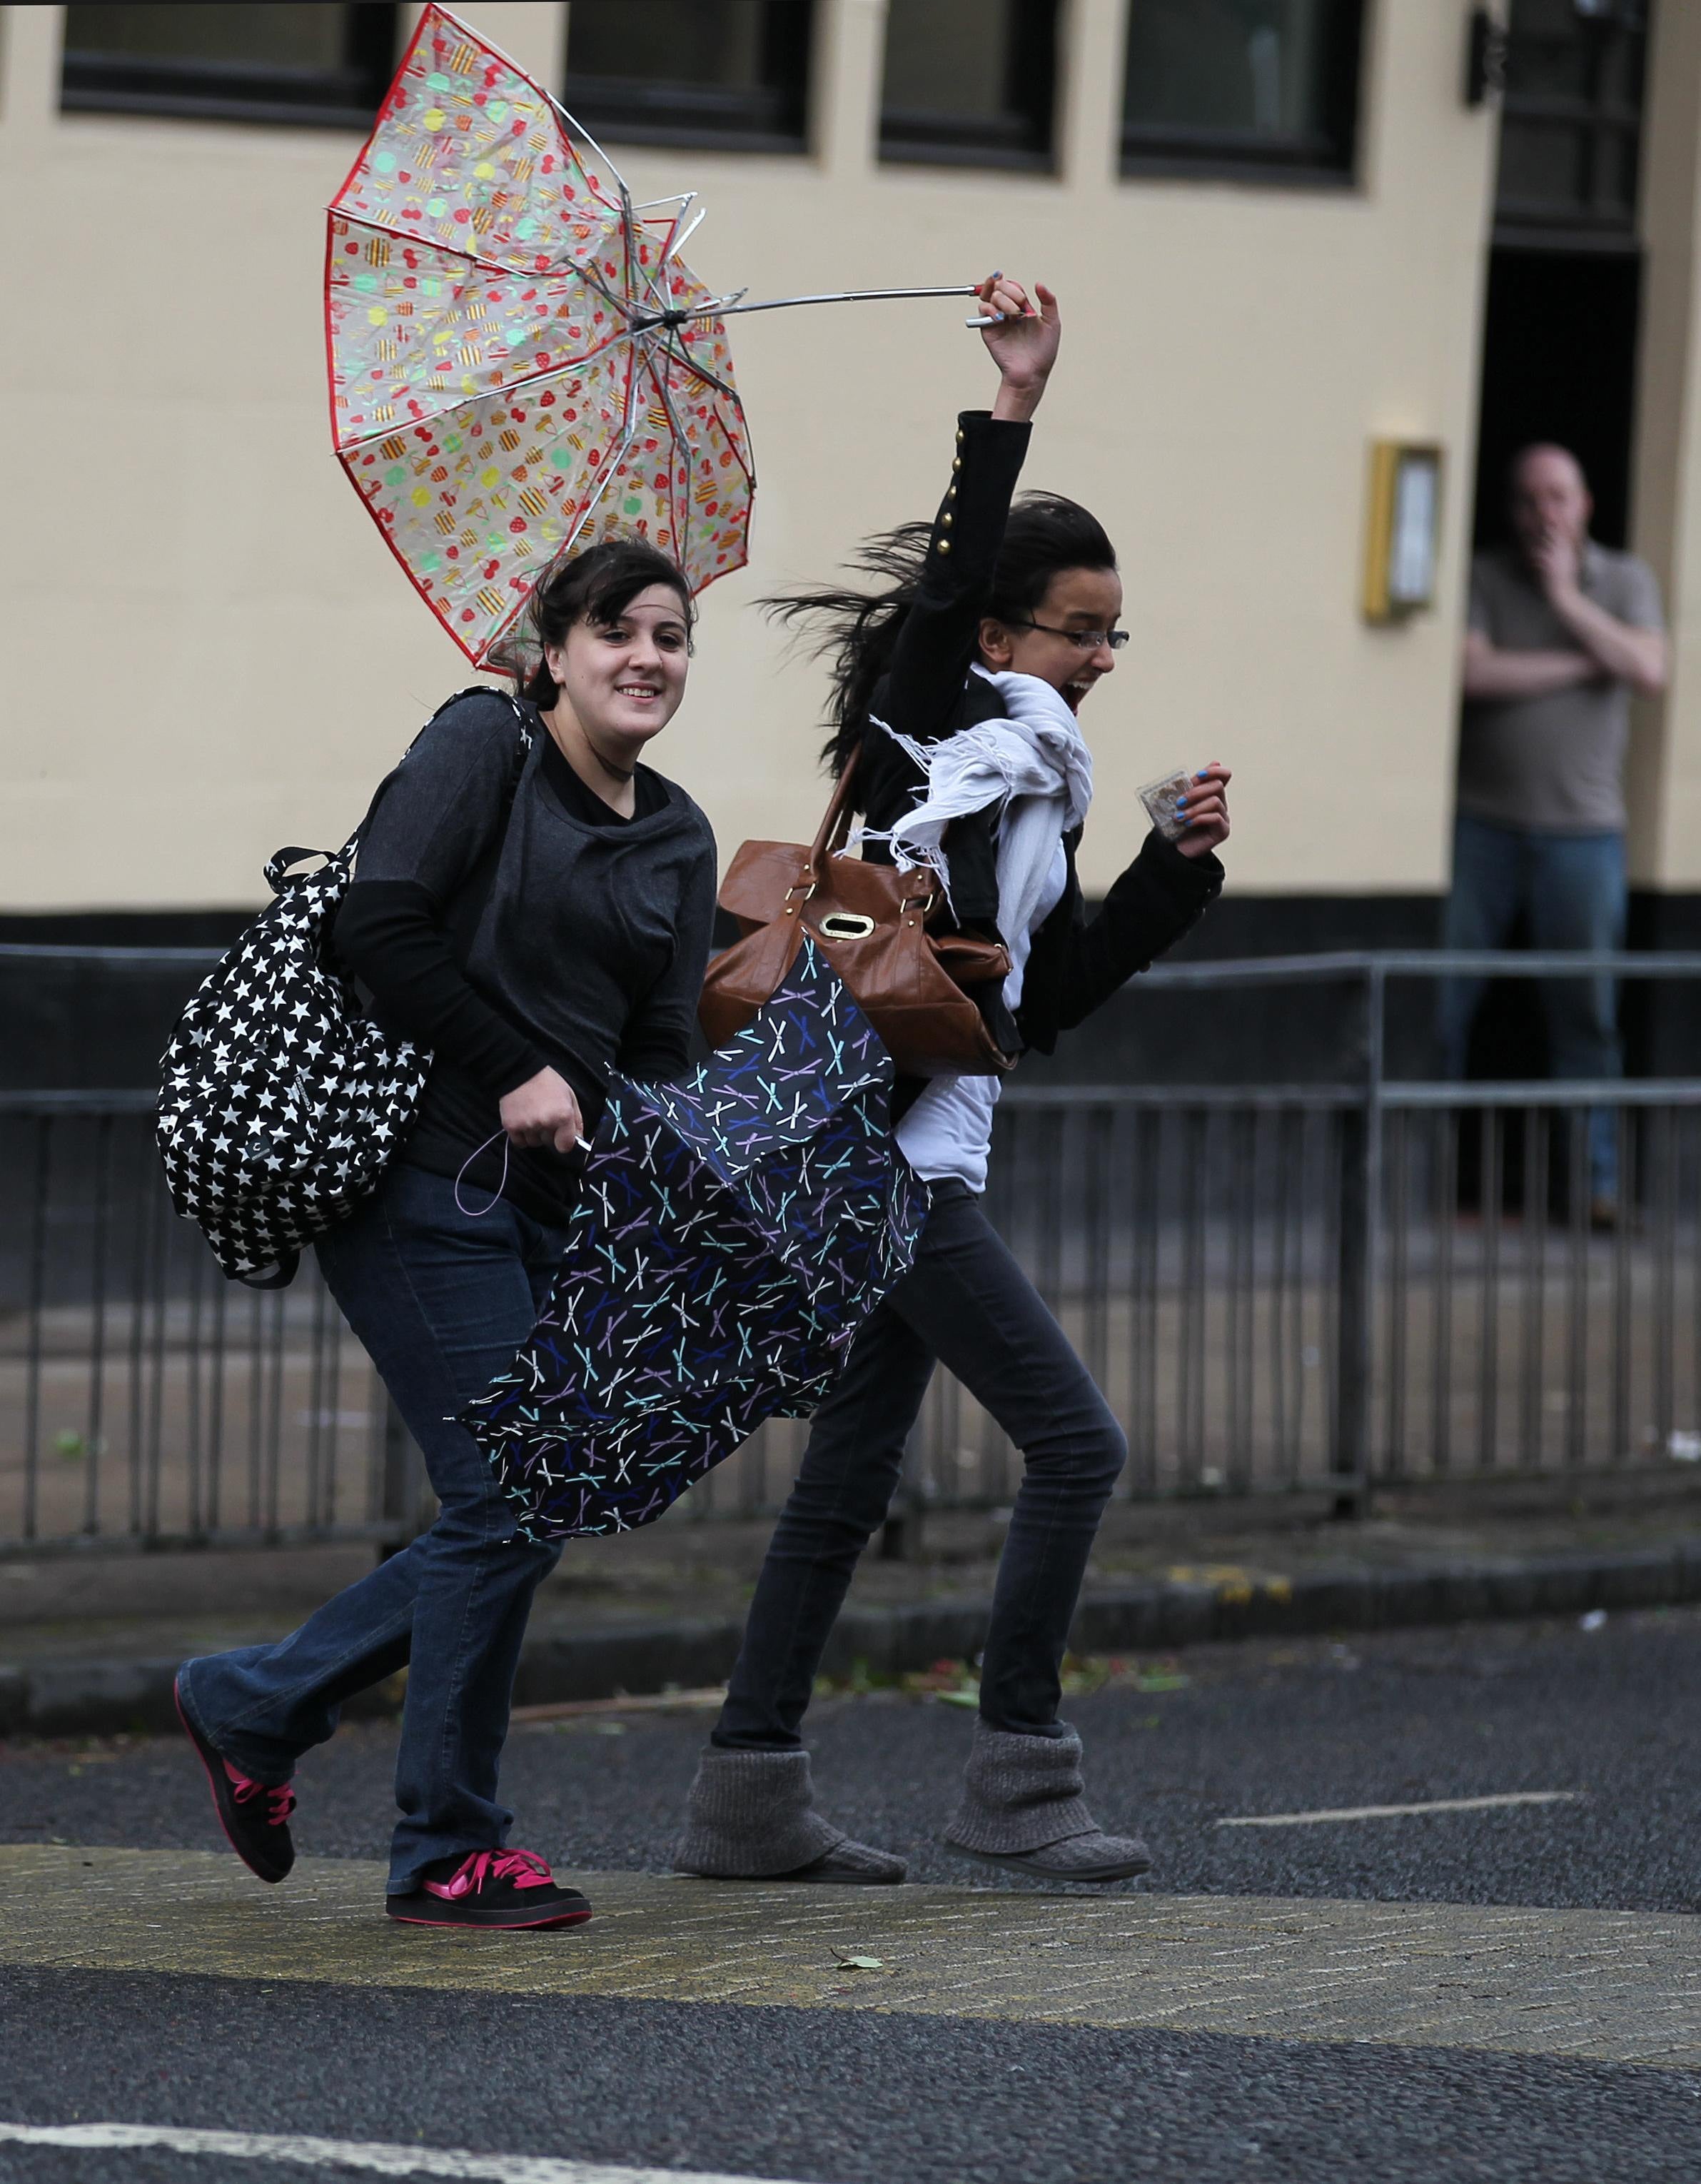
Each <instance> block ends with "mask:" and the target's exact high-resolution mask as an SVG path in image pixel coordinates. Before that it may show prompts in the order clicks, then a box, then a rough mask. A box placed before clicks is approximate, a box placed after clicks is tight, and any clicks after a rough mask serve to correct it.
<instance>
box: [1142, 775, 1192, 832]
mask: <svg viewBox="0 0 1701 2184" xmlns="http://www.w3.org/2000/svg"><path fill="white" fill-rule="evenodd" d="M1192 779H1193V777H1192V774H1191V773H1190V772H1188V771H1187V768H1186V767H1183V768H1182V769H1181V772H1179V773H1166V774H1165V776H1164V777H1163V779H1162V780H1161V781H1148V783H1147V784H1146V786H1145V787H1144V788H1142V790H1141V791H1140V801H1141V802H1142V804H1143V805H1145V807H1146V809H1147V810H1148V811H1149V812H1150V813H1151V815H1152V824H1153V826H1154V827H1156V828H1157V830H1158V832H1159V833H1160V834H1161V835H1162V836H1163V837H1164V838H1165V841H1168V842H1173V841H1174V840H1175V839H1176V836H1177V835H1178V834H1185V833H1187V826H1188V820H1187V813H1186V812H1185V811H1178V810H1177V809H1176V807H1177V805H1179V804H1180V802H1181V799H1182V798H1183V797H1184V796H1185V795H1186V794H1187V792H1188V790H1189V788H1191V787H1192Z"/></svg>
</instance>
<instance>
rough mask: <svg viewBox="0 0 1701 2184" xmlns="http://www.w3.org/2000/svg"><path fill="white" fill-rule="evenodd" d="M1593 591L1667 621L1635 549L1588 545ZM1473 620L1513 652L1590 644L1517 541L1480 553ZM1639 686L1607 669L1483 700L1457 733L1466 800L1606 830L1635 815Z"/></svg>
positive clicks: (1557, 826) (1473, 580) (1481, 814)
mask: <svg viewBox="0 0 1701 2184" xmlns="http://www.w3.org/2000/svg"><path fill="white" fill-rule="evenodd" d="M1581 583H1582V589H1583V593H1584V596H1585V597H1586V598H1587V599H1593V601H1594V603H1595V604H1596V605H1597V606H1599V607H1604V608H1605V610H1606V611H1607V612H1608V613H1609V615H1612V616H1615V617H1616V619H1617V620H1618V621H1623V622H1629V623H1631V624H1632V625H1633V626H1634V627H1636V628H1637V629H1659V628H1662V627H1664V623H1663V621H1662V620H1661V616H1660V611H1659V586H1658V584H1657V583H1656V582H1654V571H1652V570H1651V569H1650V568H1649V567H1648V564H1647V563H1646V562H1645V561H1639V560H1637V557H1636V555H1635V554H1615V553H1612V552H1609V550H1608V549H1607V548H1606V547H1604V546H1597V545H1596V544H1595V543H1594V542H1593V540H1591V541H1590V542H1589V543H1588V544H1587V546H1585V547H1584V549H1583V556H1582V569H1581ZM1470 627H1472V629H1474V630H1480V631H1481V633H1482V635H1483V636H1484V637H1486V638H1487V639H1488V641H1489V643H1491V644H1493V646H1494V647H1495V648H1496V649H1498V650H1504V651H1507V652H1581V650H1582V649H1583V648H1582V647H1581V645H1580V644H1579V643H1577V640H1576V638H1574V637H1573V636H1572V635H1571V633H1570V631H1569V630H1568V629H1567V628H1566V627H1565V624H1564V623H1563V622H1562V621H1560V620H1559V616H1558V615H1556V614H1555V613H1554V610H1553V608H1552V607H1550V606H1549V605H1548V601H1547V599H1546V598H1545V596H1544V595H1543V592H1542V588H1541V587H1540V585H1539V584H1538V583H1537V581H1536V579H1535V577H1533V576H1531V573H1530V571H1529V570H1528V569H1527V568H1526V565H1525V562H1524V559H1523V556H1522V555H1521V554H1519V553H1518V552H1517V551H1516V549H1513V548H1510V547H1503V548H1501V549H1499V550H1498V551H1497V552H1494V553H1491V554H1478V555H1477V556H1476V560H1474V561H1473V562H1472V564H1471V569H1470ZM1629 740H1630V686H1629V685H1628V684H1627V683H1625V682H1617V681H1614V680H1611V679H1609V678H1607V677H1601V678H1599V679H1598V680H1597V681H1594V682H1580V683H1578V684H1576V686H1575V687H1574V688H1571V689H1569V690H1553V691H1549V692H1548V694H1546V696H1544V697H1540V698H1496V699H1476V700H1475V701H1473V702H1472V703H1470V704H1468V705H1466V706H1465V717H1464V721H1463V723H1462V725H1461V727H1460V730H1459V810H1460V811H1462V812H1465V813H1466V814H1467V815H1468V816H1470V817H1471V818H1473V819H1487V820H1491V821H1493V822H1494V823H1495V824H1496V825H1498V826H1502V827H1546V828H1548V829H1550V830H1551V831H1553V832H1554V833H1565V834H1593V833H1607V832H1609V831H1615V830H1617V829H1619V828H1621V827H1623V825H1624V823H1625V812H1624V788H1623V782H1622V777H1623V773H1624V755H1625V749H1626V744H1628V742H1629Z"/></svg>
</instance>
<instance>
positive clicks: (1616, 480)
mask: <svg viewBox="0 0 1701 2184" xmlns="http://www.w3.org/2000/svg"><path fill="white" fill-rule="evenodd" d="M1641 289H1642V259H1641V257H1640V255H1639V253H1637V252H1635V251H1632V250H1622V251H1606V250H1599V249H1596V250H1576V251H1573V250H1554V249H1546V248H1538V249H1530V248H1521V247H1520V246H1517V245H1515V244H1502V245H1498V246H1497V247H1496V248H1494V249H1493V251H1491V252H1490V253H1489V259H1488V295H1487V305H1486V309H1485V312H1484V318H1483V329H1482V407H1481V425H1480V427H1479V437H1478V442H1477V459H1476V543H1477V545H1479V546H1487V545H1493V544H1497V543H1499V541H1500V540H1501V539H1502V538H1504V536H1505V499H1506V466H1507V465H1508V464H1509V462H1510V460H1511V459H1512V457H1513V456H1514V455H1515V454H1516V453H1517V452H1518V450H1519V448H1523V447H1527V446H1528V445H1529V444H1530V443H1531V441H1532V440H1557V441H1558V442H1559V444H1560V446H1561V447H1565V448H1570V450H1571V452H1572V454H1575V455H1576V458H1577V460H1579V462H1581V465H1582V466H1583V470H1584V471H1585V473H1586V475H1587V478H1588V481H1589V486H1590V489H1591V491H1592V492H1593V494H1594V499H1595V519H1594V526H1593V528H1594V534H1595V536H1596V538H1598V539H1599V540H1600V542H1601V543H1602V544H1603V545H1604V546H1622V545H1623V544H1624V543H1625V540H1626V536H1627V534H1628V528H1629V519H1630V465H1631V448H1632V432H1633V426H1634V411H1635V401H1636V350H1637V330H1638V325H1639V320H1640V303H1641Z"/></svg>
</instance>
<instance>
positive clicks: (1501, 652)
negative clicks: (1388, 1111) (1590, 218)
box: [1440, 444, 1666, 1227]
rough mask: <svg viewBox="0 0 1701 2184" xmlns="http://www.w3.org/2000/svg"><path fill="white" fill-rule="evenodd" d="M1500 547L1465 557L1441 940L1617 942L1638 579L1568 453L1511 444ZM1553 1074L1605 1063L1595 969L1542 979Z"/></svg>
mask: <svg viewBox="0 0 1701 2184" xmlns="http://www.w3.org/2000/svg"><path fill="white" fill-rule="evenodd" d="M1593 508H1594V504H1593V501H1592V500H1591V499H1590V497H1589V490H1588V486H1587V481H1586V480H1585V478H1584V476H1583V473H1582V469H1581V465H1579V463H1578V461H1577V460H1576V456H1575V455H1573V454H1570V452H1569V451H1568V450H1567V449H1566V448H1559V447H1554V446H1550V445H1547V444H1542V445H1538V446H1536V447H1531V448H1525V449H1524V451H1523V453H1522V454H1520V455H1519V456H1518V457H1517V458H1516V460H1515V461H1514V463H1513V465H1512V467H1511V471H1510V473H1509V515H1510V518H1511V526H1512V533H1513V543H1511V544H1510V545H1509V546H1506V547H1503V548H1501V549H1498V550H1496V551H1494V552H1493V553H1487V554H1478V555H1477V556H1476V560H1474V562H1473V563H1472V565H1471V572H1470V628H1469V632H1468V634H1467V635H1466V638H1465V682H1464V696H1465V711H1464V719H1463V721H1462V723H1461V727H1460V731H1459V802H1458V815H1459V816H1458V820H1457V827H1456V833H1455V838H1454V867H1453V892H1452V894H1451V895H1450V896H1449V897H1448V905H1447V914H1446V919H1445V923H1444V927H1443V946H1444V947H1448V948H1504V946H1505V945H1506V944H1507V941H1508V939H1509V936H1510V934H1511V932H1512V929H1513V928H1514V927H1515V924H1516V923H1517V922H1518V921H1519V918H1520V916H1521V917H1523V918H1524V920H1525V921H1526V924H1527V927H1528V930H1529V936H1530V942H1531V946H1532V947H1535V948H1537V949H1541V950H1561V949H1580V950H1592V951H1593V950H1609V949H1618V948H1622V947H1623V945H1624V933H1625V907H1626V875H1625V850H1624V830H1625V808H1624V781H1623V777H1624V760H1625V752H1626V748H1627V745H1628V744H1629V739H1630V700H1631V697H1632V693H1634V694H1639V695H1643V696H1651V695H1653V694H1655V693H1656V692H1658V691H1660V690H1663V689H1664V688H1665V676H1666V648H1665V634H1664V627H1663V622H1662V619H1661V616H1660V610H1659V587H1658V586H1657V585H1656V583H1655V582H1654V572H1653V571H1652V570H1651V569H1649V568H1648V565H1647V563H1646V562H1644V561H1640V560H1637V557H1636V556H1635V555H1634V554H1615V553H1613V552H1610V551H1609V549H1607V548H1605V547H1604V546H1598V545H1597V544H1596V543H1595V542H1594V541H1593V539H1592V538H1590V537H1589V535H1588V529H1589V518H1590V516H1591V515H1592V514H1593ZM1541 989H1542V994H1543V1000H1544V1003H1545V1005H1546V1011H1547V1019H1548V1045H1549V1049H1550V1055H1549V1059H1550V1063H1551V1067H1552V1071H1553V1074H1554V1076H1555V1077H1559V1078H1606V1077H1617V1076H1619V1075H1620V1074H1621V1073H1622V1070H1623V1056H1622V1053H1621V1050H1620V1045H1619V1037H1618V1022H1617V1017H1618V997H1617V993H1616V990H1615V985H1614V983H1613V981H1612V980H1611V979H1609V978H1594V979H1581V978H1580V979H1578V980H1576V982H1575V983H1573V982H1572V981H1570V980H1568V979H1551V978H1550V979H1544V980H1543V981H1542V982H1541ZM1481 993H1482V981H1481V979H1454V980H1450V981H1448V982H1447V983H1445V984H1444V985H1443V989H1442V992H1441V996H1440V1032H1441V1043H1442V1060H1443V1068H1444V1069H1445V1070H1446V1072H1447V1073H1448V1075H1449V1076H1452V1077H1455V1078H1459V1077H1463V1076H1464V1074H1465V1047H1466V1044H1467V1042H1468V1039H1469V1038H1470V1022H1471V1018H1472V1017H1473V1016H1474V1014H1475V1013H1476V1005H1477V1002H1478V1000H1480V999H1481ZM1588 1165H1589V1190H1590V1197H1591V1209H1590V1210H1591V1214H1592V1217H1593V1220H1594V1222H1595V1223H1596V1225H1597V1226H1599V1227H1610V1226H1611V1225H1613V1223H1615V1222H1616V1220H1617V1217H1618V1195H1619V1174H1618V1146H1617V1131H1616V1125H1615V1117H1614V1113H1613V1111H1612V1110H1611V1109H1609V1108H1604V1107H1601V1108H1596V1109H1594V1110H1593V1111H1592V1112H1591V1114H1590V1117H1589V1155H1588Z"/></svg>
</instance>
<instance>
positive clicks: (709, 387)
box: [325, 5, 972, 667]
mask: <svg viewBox="0 0 1701 2184" xmlns="http://www.w3.org/2000/svg"><path fill="white" fill-rule="evenodd" d="M693 202H694V200H693V198H692V197H691V196H689V195H687V196H684V197H681V198H668V199H666V200H665V201H664V202H662V203H657V204H645V205H635V204H634V203H633V202H632V199H631V192H629V191H628V189H627V188H626V186H625V183H624V182H623V181H621V179H620V175H618V173H616V171H615V170H614V167H613V165H612V164H611V163H610V162H609V159H607V158H606V156H605V155H604V154H603V153H601V152H600V151H599V150H598V148H596V147H595V146H594V145H592V143H591V142H590V140H589V139H588V138H587V137H586V136H584V134H583V132H582V131H579V130H577V128H576V126H575V127H573V128H571V129H570V127H569V125H568V117H567V115H566V114H564V112H563V111H562V109H560V107H559V105H558V104H557V103H556V102H555V101H554V100H553V98H551V97H550V96H549V95H548V92H545V91H544V90H543V89H542V87H541V86H539V85H538V84H536V83H535V82H534V81H532V80H531V77H530V76H528V75H525V72H524V70H521V69H520V68H518V67H517V66H516V65H515V64H514V62H512V61H510V60H509V59H508V58H506V56H505V55H503V53H500V52H498V50H497V48H496V47H493V46H492V45H491V44H490V43H489V42H487V41H486V40H485V39H483V38H482V37H481V36H479V35H478V34H477V32H475V31H473V30H472V29H470V27H469V26H468V25H465V24H464V23H462V22H460V21H459V20H458V19H457V18H456V17H455V16H453V15H452V14H449V13H448V12H447V9H445V8H440V7H437V6H436V5H432V6H429V7H427V8H425V11H424V13H423V14H422V15H421V16H420V24H419V27H418V30H417V31H416V32H415V34H414V38H413V41H412V42H411V44H410V45H409V48H408V51H407V53H406V55H405V56H404V58H403V61H402V64H401V66H400V68H399V69H398V70H397V75H396V80H395V81H394V83H393V84H392V86H391V87H390V92H389V95H388V97H386V100H385V102H384V104H383V107H382V109H381V111H380V114H379V116H378V120H377V124H376V125H375V128H374V130H373V131H372V135H371V136H370V138H369V139H368V141H367V143H366V145H365V147H364V149H363V151H362V152H361V154H360V157H359V159H357V160H356V161H355V163H354V166H353V170H352V172H351V173H350V175H349V176H348V179H347V181H346V182H345V183H344V184H343V186H342V189H341V190H340V191H339V192H337V195H336V199H335V200H334V202H333V203H332V205H331V215H330V232H329V241H328V247H327V251H326V259H325V328H326V340H327V345H328V348H329V354H330V368H331V434H332V438H333V441H334V443H335V446H336V453H337V455H338V457H339V458H340V459H341V460H342V465H343V467H344V468H345V469H346V470H347V472H348V475H349V476H350V477H351V479H353V482H354V485H355V487H356V489H357V490H358V491H359V494H360V496H361V499H363V500H364V503H365V504H366V506H367V508H368V509H369V510H370V512H371V514H372V515H373V517H374V519H375V521H376V522H377V524H378V526H379V528H380V530H381V532H382V533H383V535H384V538H386V541H387V542H388V543H389V546H390V548H391V550H392V552H393V553H394V554H395V555H396V557H397V560H399V561H400V562H401V564H402V565H403V568H404V569H405V570H406V571H407V572H408V574H409V577H410V578H411V579H412V580H413V582H414V585H415V586H416V587H417V588H418V590H419V591H420V594H421V596H422V597H423V598H424V599H425V602H426V604H427V605H429V606H430V607H431V610H432V612H433V613H434V614H435V615H436V616H437V618H438V619H439V621H441V622H442V625H443V627H444V628H445V629H447V631H448V632H449V634H450V635H451V636H452V637H453V638H454V640H455V642H456V643H458V644H459V646H460V648H461V649H462V650H463V651H464V653H465V654H466V655H467V656H468V657H469V658H470V660H472V661H473V663H474V664H475V666H481V667H482V666H490V665H509V664H512V661H513V660H514V654H515V649H516V647H515V642H514V627H515V625H516V623H517V622H518V621H519V619H520V614H521V612H522V610H523V609H524V606H525V599H526V596H527V594H528V593H529V592H530V590H531V587H532V585H533V583H534V582H536V578H537V577H538V576H539V575H540V574H541V573H542V570H543V569H544V568H545V567H547V566H548V564H549V562H550V561H551V560H553V558H554V557H555V556H556V555H557V554H559V553H561V552H562V551H563V550H564V549H566V548H569V547H570V546H573V545H575V543H589V542H590V541H592V540H593V539H595V538H602V537H604V536H609V535H616V534H618V535H620V536H624V537H637V538H647V539H648V540H649V541H650V543H652V544H653V545H655V546H657V547H659V548H660V549H662V551H664V553H666V554H670V555H671V556H672V557H673V559H674V560H676V561H677V562H678V563H679V565H680V566H681V569H682V570H683V571H685V574H686V577H687V580H688V582H690V584H691V586H692V589H693V590H694V591H696V590H701V589H702V588H703V586H704V585H705V584H708V583H710V582H713V581H714V578H715V577H719V576H724V575H725V573H726V572H727V571H729V570H732V569H737V568H739V567H741V566H742V564H743V562H744V560H745V538H746V533H747V531H748V525H749V519H750V502H751V496H752V493H753V490H754V486H755V479H754V475H753V471H752V467H751V461H750V450H749V443H748V437H747V434H746V431H745V423H744V413H743V409H742V406H741V404H740V403H739V399H738V396H737V391H736V389H735V387H734V384H733V378H732V360H731V355H730V354H729V352H728V348H727V343H726V331H725V326H724V324H723V323H722V319H723V315H724V314H725V312H728V311H731V310H737V309H743V310H747V311H748V310H756V309H775V308H777V307H778V304H790V303H815V302H823V303H825V302H833V301H839V300H851V298H850V297H848V296H846V297H844V298H840V297H837V296H833V297H826V296H822V297H787V298H781V299H777V302H776V304H743V303H741V301H740V298H741V297H742V290H741V291H740V292H738V294H737V295H734V296H725V297H715V296H712V295H711V294H710V293H709V290H708V289H707V288H706V287H704V286H703V282H702V281H699V280H698V278H697V277H696V276H695V275H694V274H692V272H691V271H690V270H689V269H688V268H687V266H686V265H685V264H684V262H683V261H682V259H681V256H680V250H681V245H682V244H683V242H684V241H685V239H686V237H687V235H688V234H689V233H690V232H691V231H692V228H694V226H696V219H695V218H693V217H692V205H693ZM697 217H698V218H700V217H701V214H698V215H697ZM859 293H863V294H870V293H874V294H903V295H909V294H934V295H962V294H969V293H972V291H971V290H969V289H965V288H961V287H952V288H942V289H927V290H910V289H904V290H878V291H863V292H859Z"/></svg>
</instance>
